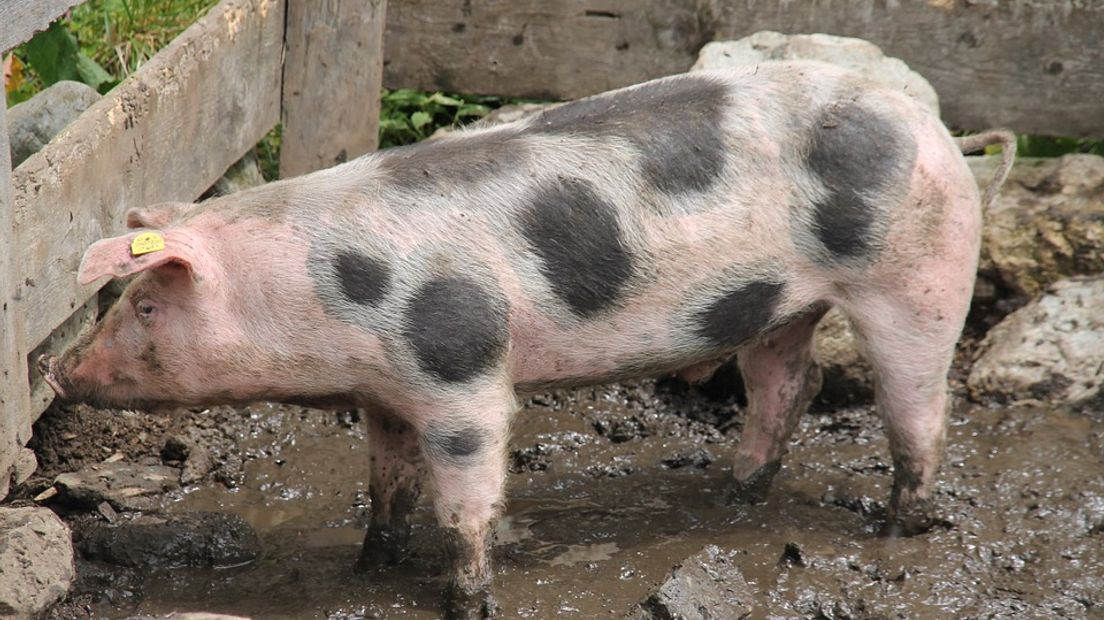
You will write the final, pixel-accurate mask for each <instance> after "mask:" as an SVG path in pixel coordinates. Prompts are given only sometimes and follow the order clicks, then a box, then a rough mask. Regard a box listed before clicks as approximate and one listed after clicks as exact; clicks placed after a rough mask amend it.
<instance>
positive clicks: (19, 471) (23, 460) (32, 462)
mask: <svg viewBox="0 0 1104 620" xmlns="http://www.w3.org/2000/svg"><path fill="white" fill-rule="evenodd" d="M36 469H38V457H36V456H35V453H34V450H31V449H30V448H20V449H19V456H17V457H15V469H13V470H12V482H14V483H15V484H23V483H24V482H26V481H27V479H28V478H30V477H31V475H33V474H34V473H35V470H36Z"/></svg>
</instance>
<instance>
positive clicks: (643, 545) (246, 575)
mask: <svg viewBox="0 0 1104 620" xmlns="http://www.w3.org/2000/svg"><path fill="white" fill-rule="evenodd" d="M730 410H731V406H730V404H726V403H716V402H713V401H710V400H708V399H706V398H705V397H704V396H702V395H701V394H699V393H696V392H689V393H678V392H677V391H675V392H670V391H667V390H664V389H662V388H661V389H659V390H657V389H656V387H655V385H654V384H653V383H650V382H649V383H644V384H642V385H640V386H630V387H621V386H612V387H604V388H596V389H593V390H581V391H576V392H568V393H557V394H552V395H547V396H544V397H541V398H538V399H536V402H533V403H530V404H529V406H528V407H527V408H526V410H525V411H524V412H523V413H522V414H520V415H521V417H520V418H519V422H518V424H517V425H516V434H515V437H514V440H513V443H512V447H513V448H514V453H513V459H512V460H513V468H512V469H513V471H512V473H511V474H510V475H509V479H508V490H507V492H508V498H509V503H508V506H507V510H506V515H505V517H504V518H503V520H502V522H501V523H500V525H499V531H498V544H497V545H496V548H495V552H494V559H495V566H496V577H495V579H496V586H495V591H496V595H497V597H498V600H499V602H500V604H501V606H502V609H503V612H504V615H505V616H506V617H521V618H547V617H553V616H557V617H558V616H564V617H577V618H593V617H620V616H622V615H623V614H625V613H626V612H628V611H629V610H630V609H631V608H632V607H633V605H634V604H635V603H636V602H638V601H640V600H641V599H642V598H644V597H645V596H646V595H647V594H648V593H649V592H650V591H651V590H652V589H653V588H654V587H655V585H656V584H657V583H658V582H660V581H661V580H662V579H663V578H664V577H665V575H666V574H667V573H668V571H669V570H670V569H671V567H672V566H673V565H675V564H677V563H678V562H679V561H680V560H682V559H684V558H686V557H687V556H690V555H692V554H694V553H696V552H698V551H699V550H700V549H701V548H702V547H703V546H704V545H706V544H716V545H719V546H721V547H722V548H725V549H738V550H740V555H739V560H738V565H739V567H740V569H741V570H742V571H743V573H744V575H745V576H746V578H747V580H748V581H749V582H750V583H751V585H752V586H753V588H754V589H755V590H756V591H757V592H758V600H757V601H756V602H757V611H756V612H755V614H754V615H753V617H755V618H769V617H815V616H819V617H827V618H891V617H902V618H923V617H932V618H936V617H949V616H958V617H964V618H978V617H1009V618H1012V617H1040V618H1042V617H1071V618H1102V617H1104V415H1101V414H1091V413H1090V414H1075V413H1070V412H1063V411H1044V410H1035V409H987V408H980V407H962V408H960V409H958V410H957V411H955V412H954V415H953V419H952V424H951V426H950V428H949V430H948V440H947V450H946V461H945V466H944V468H943V471H942V478H941V482H940V486H939V495H938V500H939V504H940V507H941V512H942V515H943V517H944V518H945V520H946V523H945V524H944V525H943V526H941V527H938V528H936V529H935V530H933V531H932V532H930V533H928V534H925V535H922V536H918V537H915V538H910V539H895V540H886V539H882V538H879V537H877V535H876V532H877V528H878V525H879V519H880V518H881V516H882V514H883V512H884V501H885V499H886V498H887V496H888V489H889V485H890V465H889V463H890V461H889V456H888V450H887V445H886V441H885V439H884V437H883V435H882V433H881V430H880V425H879V423H878V420H877V419H876V416H875V415H874V413H873V411H872V410H871V409H870V408H853V409H843V410H834V411H822V412H819V413H812V414H810V415H808V416H806V417H805V419H804V421H803V423H802V425H801V428H800V430H799V432H798V434H797V436H796V437H795V441H794V444H793V446H792V449H791V453H790V456H789V457H788V459H787V461H786V463H785V465H784V467H783V469H782V471H781V472H780V474H779V476H778V478H777V479H776V485H775V488H774V491H773V493H772V496H771V497H770V499H769V501H768V502H767V503H765V504H763V505H758V506H739V507H728V506H725V505H723V504H722V503H721V501H720V498H721V496H722V491H723V489H724V485H725V476H726V472H725V458H724V457H725V455H727V454H728V453H730V451H731V450H732V448H733V447H734V445H735V442H736V438H737V436H738V434H739V426H740V425H739V421H740V416H739V415H737V416H736V417H735V418H732V417H731V413H730ZM266 411H267V413H266ZM680 413H681V415H680ZM687 414H688V415H687ZM252 415H253V416H258V417H264V416H268V418H267V420H266V421H265V423H264V425H263V430H262V431H256V432H251V433H247V435H248V436H247V437H246V438H244V439H242V440H241V441H242V446H241V450H242V453H243V454H245V455H248V456H249V458H247V459H246V463H245V465H244V470H243V472H242V475H241V482H242V484H241V485H240V486H238V487H237V488H235V489H228V488H227V487H225V486H224V485H221V484H210V485H207V486H202V487H200V488H195V489H190V490H188V491H186V492H183V493H180V494H177V495H175V496H172V497H170V498H167V500H166V504H165V509H166V510H167V511H169V512H176V511H190V510H220V511H229V512H234V513H237V514H239V515H241V516H242V517H244V518H245V519H247V520H248V521H249V522H250V523H251V524H253V525H254V526H255V527H256V528H257V530H258V531H259V532H260V534H261V536H262V540H263V543H264V553H263V555H262V557H261V558H260V559H259V560H257V561H256V562H254V563H252V564H250V565H247V566H241V567H236V568H225V569H216V570H183V569H174V570H171V571H166V572H162V573H154V574H151V575H148V576H147V577H146V579H145V583H144V585H143V587H142V588H141V599H140V600H137V601H136V600H133V599H130V600H127V601H126V602H125V604H121V605H119V606H114V607H113V606H111V605H108V604H106V603H100V604H99V605H98V606H97V607H96V609H95V611H96V614H97V615H102V616H106V617H125V616H127V615H130V614H134V613H165V612H170V611H185V610H196V611H198V610H203V611H219V612H226V613H234V614H241V615H248V616H253V617H255V618H322V617H327V618H342V619H344V618H366V617H380V618H392V617H398V618H436V617H438V613H437V604H438V601H439V595H440V591H441V589H442V587H443V583H444V575H443V570H444V566H445V564H444V556H443V550H442V548H441V537H440V535H439V532H438V531H437V530H436V528H435V526H434V525H433V521H432V515H431V512H430V509H429V505H428V503H427V501H425V499H424V498H423V503H422V506H421V508H420V510H419V511H418V513H417V518H416V522H415V528H414V539H413V549H412V552H411V554H410V557H409V558H408V559H407V560H406V561H405V562H404V563H402V564H401V565H399V566H396V567H391V568H385V569H379V570H375V571H372V572H368V573H366V574H356V573H354V572H353V570H352V565H353V563H354V561H355V559H356V557H357V554H358V552H359V546H360V541H361V536H362V533H361V532H362V528H363V526H364V524H365V521H366V517H367V510H368V507H367V506H366V504H367V499H366V498H367V486H366V475H365V474H366V464H367V462H368V455H367V452H366V448H365V441H364V437H363V431H362V429H361V427H360V425H359V424H355V423H350V421H349V420H347V419H344V420H338V421H336V422H335V418H334V414H332V413H324V412H311V413H310V414H307V413H306V412H303V411H302V410H298V409H290V408H288V409H285V408H278V407H270V408H267V410H266V408H264V407H262V408H259V409H257V410H254V413H253V414H252ZM718 427H720V428H721V429H723V431H724V432H722V431H721V430H718ZM788 544H789V550H788V552H787V551H786V549H787V545H788ZM784 555H785V556H786V558H787V559H785V560H783V556H784Z"/></svg>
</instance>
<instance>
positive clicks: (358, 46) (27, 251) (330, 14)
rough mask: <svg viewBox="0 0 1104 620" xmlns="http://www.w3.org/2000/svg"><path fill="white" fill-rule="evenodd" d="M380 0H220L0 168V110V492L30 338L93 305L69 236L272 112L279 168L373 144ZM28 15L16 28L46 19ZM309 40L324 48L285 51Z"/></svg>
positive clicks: (28, 396)
mask: <svg viewBox="0 0 1104 620" xmlns="http://www.w3.org/2000/svg"><path fill="white" fill-rule="evenodd" d="M4 1H6V0H4ZM32 4H34V3H32V2H27V1H24V0H17V4H16V6H18V7H23V6H24V5H27V6H30V5H32ZM44 4H45V3H44ZM50 4H52V5H56V7H63V8H60V10H58V11H57V14H60V13H61V12H63V11H64V10H66V9H67V8H68V5H71V4H75V3H73V2H69V3H68V4H66V3H64V2H57V1H55V2H52V3H50ZM56 7H55V8H56ZM385 7H386V3H385V2H384V1H383V0H346V1H338V0H223V2H221V3H220V4H218V5H217V6H215V7H214V8H212V9H211V11H210V12H209V13H208V14H207V15H205V16H204V17H202V18H201V19H199V20H198V21H197V22H196V23H195V24H194V25H192V26H191V27H190V28H188V29H187V30H186V31H185V32H184V33H182V34H181V35H180V36H179V37H177V38H176V39H175V40H174V41H173V42H172V43H170V44H169V45H168V46H167V47H165V48H164V49H163V50H161V51H160V52H159V53H158V54H157V55H155V56H154V57H153V58H152V59H151V60H150V61H149V62H147V63H146V64H145V65H143V66H142V67H141V68H140V69H139V70H138V71H137V72H135V73H134V74H133V75H131V76H130V77H128V78H127V79H126V80H125V81H124V82H123V83H122V84H121V85H119V87H117V88H115V89H114V90H112V91H111V92H110V93H108V95H106V96H105V97H104V98H103V99H101V100H100V101H98V102H97V103H96V104H95V105H93V106H92V107H91V108H89V109H88V110H87V111H85V112H84V113H83V114H82V115H81V116H80V117H79V118H77V120H75V121H74V122H73V123H72V124H71V125H70V126H69V127H67V128H66V129H65V130H64V131H63V132H62V133H61V134H59V135H58V136H57V137H55V138H54V139H53V140H52V141H51V142H50V143H49V144H48V145H46V147H45V148H43V149H42V150H41V151H40V152H38V153H36V154H35V155H33V156H31V157H30V158H28V159H27V161H25V162H24V163H22V164H21V165H20V166H19V167H18V168H16V169H15V170H14V171H12V172H11V174H10V175H9V174H7V171H9V170H11V167H10V162H9V161H8V147H7V134H6V124H4V123H3V122H2V121H3V111H2V110H0V151H2V155H0V286H2V287H3V288H2V289H0V290H2V291H3V292H4V296H3V300H4V305H3V310H2V314H0V319H2V321H3V322H2V324H0V329H2V331H0V356H2V357H0V363H2V364H3V365H2V368H3V369H4V373H3V376H2V377H0V379H2V382H0V498H2V497H3V496H4V495H5V494H6V493H7V487H8V485H9V482H10V479H11V472H12V470H13V468H14V466H15V465H16V464H17V463H18V462H19V461H20V459H21V458H22V459H23V461H24V462H25V461H26V456H27V453H26V452H25V451H24V449H23V446H24V445H25V444H26V442H27V441H28V440H29V439H30V432H31V424H32V423H33V422H34V420H35V419H37V417H38V416H39V415H40V414H41V412H42V411H43V410H44V409H45V407H46V406H47V405H48V404H49V402H50V399H51V397H50V394H49V390H48V389H47V388H45V387H44V386H42V385H41V378H40V377H38V376H37V374H38V373H37V371H36V370H34V369H33V368H31V366H33V365H32V364H31V363H30V362H31V360H30V352H32V351H34V352H35V353H36V354H37V353H39V352H45V351H47V350H59V349H61V348H64V346H65V345H67V344H68V342H69V341H70V340H71V339H72V338H73V337H74V336H75V335H76V333H77V332H78V331H79V329H80V327H81V326H82V325H83V324H86V323H87V322H89V321H90V320H92V319H94V315H95V297H94V296H95V294H96V292H97V290H98V288H99V287H98V286H80V285H78V284H77V282H76V277H75V273H76V269H77V266H78V265H79V262H80V259H81V256H82V255H83V253H84V250H85V248H86V247H88V245H90V244H91V243H92V242H94V241H96V240H97V239H100V238H102V237H105V236H111V235H115V234H119V233H120V232H121V230H122V228H123V214H124V213H125V211H126V209H127V208H129V207H131V206H135V205H148V204H153V203H156V202H161V201H169V200H194V199H195V198H196V197H198V196H199V195H200V194H201V193H202V192H203V191H204V190H205V189H206V188H207V187H209V186H210V185H211V184H212V183H214V181H215V180H216V179H218V177H219V176H220V175H221V174H222V173H223V172H224V171H225V170H226V169H227V168H228V167H229V166H230V165H231V164H233V163H234V162H235V161H236V160H237V159H238V158H240V157H241V156H242V154H244V153H245V152H246V151H247V150H248V149H250V148H251V147H252V146H253V145H254V144H256V143H257V142H258V141H259V140H260V139H261V138H262V137H263V136H264V135H265V133H267V132H268V131H269V130H270V129H271V128H272V127H274V126H275V125H276V124H277V123H278V122H281V121H282V122H283V123H284V125H285V128H284V138H283V145H284V149H285V153H284V155H283V157H282V158H281V162H280V163H281V171H282V173H283V174H284V175H286V176H290V175H292V174H300V173H304V172H308V171H310V170H313V169H317V168H321V167H325V166H328V165H331V164H332V163H333V162H335V161H338V160H341V159H344V158H349V157H355V156H357V155H360V154H362V153H364V152H367V151H369V150H371V149H373V148H375V143H376V135H377V128H378V105H379V89H380V79H381V74H382V62H383V60H382V58H383V57H382V36H383V25H384V17H385ZM52 11H53V9H51V10H50V11H45V12H42V13H41V15H47V14H49V13H50V12H52ZM21 15H22V14H21ZM28 15H30V14H29V13H28ZM37 15H39V13H36V14H35V16H37ZM21 19H22V18H21ZM35 19H37V17H34V16H32V17H28V18H26V19H25V20H22V21H20V22H18V24H19V27H20V30H19V31H18V32H20V33H29V32H30V31H29V30H28V29H33V28H38V29H41V28H44V27H45V26H46V25H48V22H49V18H48V17H43V18H42V19H43V20H45V22H44V23H39V21H35ZM2 29H3V32H4V36H5V37H6V38H4V39H0V41H9V40H10V41H15V42H16V43H18V42H19V40H20V38H21V37H23V36H24V35H23V34H19V35H12V34H11V33H10V32H9V30H8V26H7V25H6V24H5V25H4V26H3V27H2ZM28 36H29V34H28ZM308 37H312V38H311V40H310V41H306V40H305V39H307V38H308ZM312 45H313V46H315V48H317V47H325V50H326V51H325V52H324V53H323V55H324V54H332V58H325V57H320V55H319V54H314V55H312V54H310V53H304V52H299V51H297V50H303V49H310V48H311V46H312ZM353 63H355V64H356V66H357V70H356V71H349V70H347V69H348V68H349V67H351V66H352V65H353ZM373 67H374V68H373ZM288 76H295V77H294V80H293V87H292V88H289V87H288V86H289V78H288ZM335 85H339V86H335ZM342 100H344V101H346V102H347V101H349V100H354V101H357V102H358V103H357V104H356V105H354V106H349V105H345V106H344V107H340V105H341V102H342ZM324 113H325V115H326V118H325V119H324V120H325V121H326V122H320V118H319V117H320V116H322V115H323V114H324Z"/></svg>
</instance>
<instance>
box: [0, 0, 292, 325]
mask: <svg viewBox="0 0 1104 620" xmlns="http://www.w3.org/2000/svg"><path fill="white" fill-rule="evenodd" d="M283 29H284V3H283V1H282V0H224V1H223V2H222V3H220V4H219V5H218V6H216V7H215V8H213V9H212V10H211V12H210V13H208V14H207V15H206V16H205V17H203V18H201V19H200V20H199V21H198V22H196V23H195V24H194V25H193V26H192V27H191V28H189V29H188V30H186V31H185V32H184V33H183V34H181V35H180V36H179V37H178V38H177V39H176V40H175V41H173V42H172V43H171V44H170V45H169V46H168V47H166V48H165V49H164V50H162V51H161V52H160V53H158V54H157V55H156V56H155V57H154V58H153V59H151V60H150V61H149V62H148V63H146V64H145V65H144V66H143V67H142V68H141V69H140V70H139V71H138V72H136V73H135V74H134V75H132V76H131V77H129V78H127V80H126V81H125V82H124V83H123V84H121V85H120V86H119V87H118V88H116V89H115V90H113V91H112V92H111V93H109V94H108V96H106V97H104V98H103V99H102V100H100V101H99V102H97V103H96V104H95V105H94V106H92V107H91V108H89V109H88V110H87V111H86V112H85V113H84V114H83V115H81V117H80V118H78V119H77V120H76V121H75V122H74V123H73V124H72V125H70V126H69V127H68V128H67V129H66V130H65V131H63V132H62V133H61V134H60V135H59V136H58V137H57V138H55V139H54V140H53V141H52V142H51V143H50V144H48V145H47V146H46V148H44V149H43V150H42V151H40V152H38V153H37V154H35V155H33V156H32V157H31V158H29V159H28V160H27V161H26V162H24V163H23V164H22V165H21V166H19V168H17V169H16V170H15V172H14V174H13V180H12V184H13V194H14V200H13V202H14V205H15V225H16V228H17V230H18V231H19V234H20V241H21V243H22V246H23V249H22V250H21V251H20V253H19V260H18V264H17V272H18V274H19V277H18V281H17V283H16V284H17V287H19V290H18V291H17V293H18V294H19V295H21V296H22V298H23V308H24V311H25V317H26V322H25V332H26V340H27V342H28V344H37V343H39V342H42V341H43V340H44V339H45V338H46V337H47V336H49V335H50V332H51V331H53V329H54V328H56V327H57V326H58V325H60V324H61V323H62V322H63V321H65V320H66V319H67V318H68V317H69V316H70V314H72V313H73V312H74V310H76V309H77V308H78V307H79V306H80V305H81V304H83V303H84V302H85V300H87V299H88V298H89V297H90V296H91V295H92V293H94V292H95V291H96V288H97V287H96V286H86V287H82V286H79V285H78V284H77V282H76V277H75V273H76V268H77V266H78V265H79V263H80V259H81V256H82V254H83V253H84V250H85V248H86V247H87V246H88V245H89V244H91V243H92V242H93V241H95V240H97V239H100V238H102V237H104V236H109V235H112V234H117V233H119V232H120V231H121V230H122V228H123V214H124V212H125V211H126V209H127V208H128V207H131V206H135V205H145V204H150V203H155V202H160V201H165V200H191V199H194V198H195V197H197V196H198V195H199V194H200V193H201V192H202V191H203V190H204V189H205V188H207V187H209V186H210V185H211V184H212V183H213V182H214V181H215V179H217V178H218V177H219V175H220V174H222V172H223V171H225V170H226V168H227V167H229V166H230V164H232V163H234V161H236V160H237V159H238V158H239V157H241V155H242V153H244V152H245V151H247V150H248V149H249V148H250V147H251V146H253V145H254V144H255V143H256V142H257V140H259V139H260V138H261V137H262V136H263V135H264V134H265V133H266V132H267V131H268V129H270V128H271V127H272V126H273V125H275V124H276V122H277V120H278V119H279V104H280V101H279V93H280V79H281V75H280V73H281V69H280V68H281V57H282V53H283Z"/></svg>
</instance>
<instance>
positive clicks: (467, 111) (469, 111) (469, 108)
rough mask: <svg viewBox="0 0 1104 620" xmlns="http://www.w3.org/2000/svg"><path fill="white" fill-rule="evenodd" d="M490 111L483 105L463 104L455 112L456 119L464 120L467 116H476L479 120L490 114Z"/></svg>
mask: <svg viewBox="0 0 1104 620" xmlns="http://www.w3.org/2000/svg"><path fill="white" fill-rule="evenodd" d="M490 112H491V109H490V108H488V107H487V106H485V105H480V104H478V103H465V104H464V105H462V106H460V109H459V110H457V111H456V118H464V117H467V116H478V117H480V118H482V117H484V116H486V115H488V114H490Z"/></svg>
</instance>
